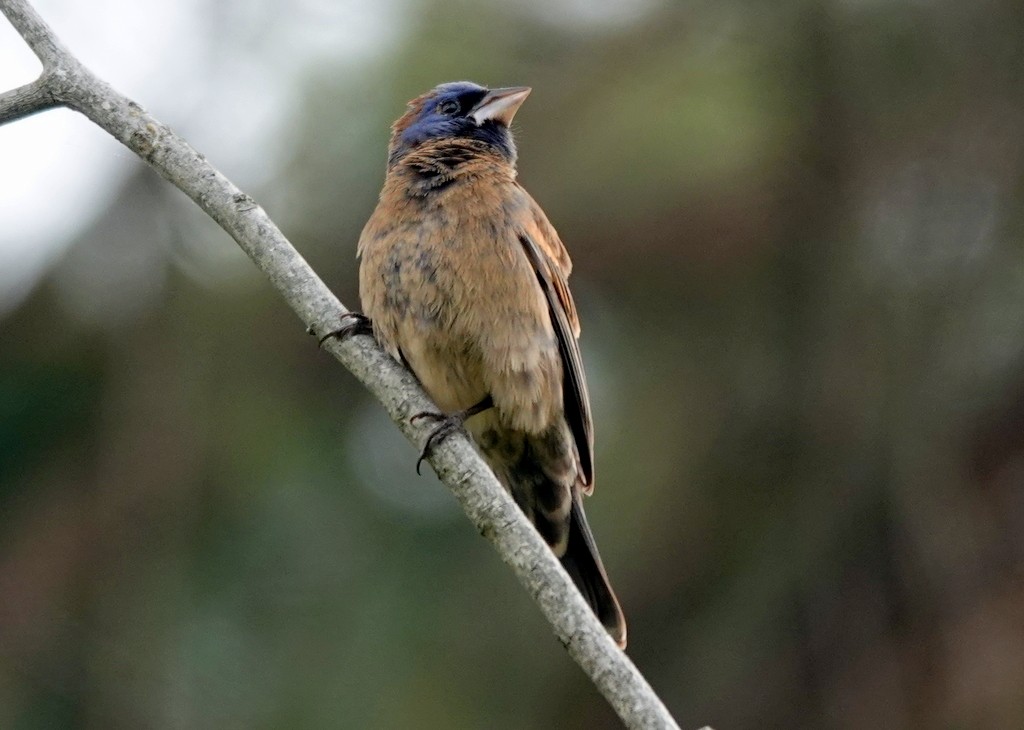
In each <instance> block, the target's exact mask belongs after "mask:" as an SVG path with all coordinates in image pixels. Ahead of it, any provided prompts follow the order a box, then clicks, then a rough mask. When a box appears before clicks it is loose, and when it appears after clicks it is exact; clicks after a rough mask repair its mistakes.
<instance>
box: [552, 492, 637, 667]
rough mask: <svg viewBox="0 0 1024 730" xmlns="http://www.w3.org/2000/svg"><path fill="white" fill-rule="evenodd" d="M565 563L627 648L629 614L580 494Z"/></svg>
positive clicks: (575, 500) (574, 502)
mask: <svg viewBox="0 0 1024 730" xmlns="http://www.w3.org/2000/svg"><path fill="white" fill-rule="evenodd" d="M562 566H563V567H564V568H565V570H566V572H567V573H568V574H569V577H571V578H572V580H573V582H574V583H575V584H576V586H577V587H578V588H579V589H580V593H582V594H583V597H584V598H586V599H587V603H589V604H590V607H591V608H592V609H594V613H595V614H596V615H597V618H598V619H599V620H600V621H601V623H602V624H604V626H605V628H606V629H608V633H609V634H611V637H612V638H613V639H614V640H615V643H616V644H618V645H619V648H622V649H624V648H626V617H625V616H623V614H622V608H621V607H620V606H619V599H617V598H616V597H615V592H614V591H613V590H612V586H611V584H610V583H609V582H608V574H607V573H605V570H604V565H603V564H602V563H601V556H600V554H599V553H598V552H597V544H596V543H595V542H594V535H593V533H591V532H590V525H588V524H587V516H586V514H585V513H584V512H583V503H582V502H581V501H580V495H579V494H577V495H575V496H574V497H573V500H572V509H571V510H570V512H569V540H568V543H567V544H566V548H565V554H564V555H563V556H562Z"/></svg>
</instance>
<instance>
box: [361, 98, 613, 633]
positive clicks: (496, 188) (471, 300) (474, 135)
mask: <svg viewBox="0 0 1024 730" xmlns="http://www.w3.org/2000/svg"><path fill="white" fill-rule="evenodd" d="M528 91H529V90H528V89H508V90H506V89H497V90H493V91H487V90H486V89H483V88H482V87H478V86H476V85H473V84H468V83H458V84H445V85H442V86H440V87H438V88H437V89H434V90H433V91H431V92H430V93H428V94H425V95H423V96H421V97H419V98H417V99H415V100H413V101H412V102H410V105H409V110H408V112H407V113H406V114H405V115H404V116H403V117H402V118H401V119H399V120H398V121H397V122H396V123H395V124H394V126H393V127H392V140H391V146H390V155H389V165H388V171H387V177H386V179H385V182H384V188H383V190H382V191H381V194H380V201H379V203H378V205H377V208H376V210H375V211H374V213H373V215H372V216H371V217H370V220H369V221H368V222H367V224H366V227H365V228H364V230H363V234H362V236H361V238H360V240H359V256H360V258H361V265H360V277H359V278H360V286H359V288H360V297H361V299H362V304H363V308H364V312H365V314H366V315H367V316H368V317H369V318H370V319H371V320H372V322H373V331H374V334H375V336H376V337H377V339H378V341H379V342H380V343H381V345H382V346H383V347H384V348H385V349H387V351H388V352H390V353H391V355H392V356H393V357H395V358H396V359H399V360H401V361H404V362H405V363H407V364H408V365H409V367H410V368H411V369H412V371H413V372H414V373H415V374H416V377H417V378H419V380H420V382H421V383H422V384H423V387H424V389H425V390H426V391H427V393H428V394H429V395H430V396H431V398H433V399H434V401H435V402H436V403H437V405H438V407H439V408H441V409H442V410H443V411H444V412H445V413H447V414H453V413H458V412H460V411H465V410H466V409H469V408H471V407H473V406H474V405H476V404H479V403H481V402H482V401H485V399H487V398H488V397H489V398H490V401H489V402H488V404H492V407H489V408H487V409H486V410H484V411H483V412H481V413H479V414H478V415H474V416H472V417H470V418H468V419H467V420H466V422H465V426H466V428H467V430H468V431H469V432H470V434H471V435H472V436H473V438H474V440H475V442H476V443H477V445H478V447H479V448H480V451H481V453H482V454H483V455H484V457H485V458H486V460H487V461H488V463H489V464H490V465H491V467H492V468H493V470H494V472H495V475H496V476H497V477H498V479H499V480H500V481H501V482H502V483H503V484H504V485H505V486H506V487H507V488H508V489H509V490H510V492H511V493H512V495H513V497H514V498H515V500H516V502H517V503H518V504H519V506H520V507H521V508H522V509H523V511H524V512H525V513H526V515H527V516H528V517H529V518H530V519H531V520H532V521H533V523H534V525H535V526H536V527H537V529H538V531H539V532H540V533H541V535H543V537H544V538H545V540H546V541H547V542H548V544H549V545H551V548H552V550H553V551H554V552H555V554H556V555H558V556H559V558H561V560H562V562H563V565H565V567H566V569H567V570H568V572H569V573H570V575H571V576H572V577H573V579H574V581H575V582H576V583H577V585H578V586H579V587H580V589H581V591H582V592H583V594H584V596H585V597H586V598H587V599H588V601H589V602H590V604H591V605H592V606H593V608H594V610H595V612H596V613H597V615H598V617H599V618H600V619H601V620H602V621H603V622H604V624H605V625H606V626H607V627H608V629H609V631H610V632H611V634H612V636H613V637H614V638H615V639H616V641H617V642H618V643H619V644H620V645H622V646H624V645H625V640H626V629H625V621H624V619H623V616H622V612H621V610H620V609H619V605H618V601H617V600H616V598H615V595H614V593H613V592H612V590H611V587H610V586H609V584H608V580H607V576H606V575H605V571H604V568H603V566H602V564H601V560H600V557H599V556H598V553H597V549H596V547H595V545H594V541H593V536H592V535H591V533H590V529H589V527H588V526H587V522H586V518H585V516H584V512H583V506H582V501H581V498H582V495H583V494H589V493H590V492H591V491H592V489H593V483H594V467H593V463H594V458H593V425H592V419H591V413H590V403H589V397H588V394H587V387H586V379H585V377H584V372H583V365H582V360H581V358H580V352H579V347H578V344H577V338H578V337H579V333H580V324H579V319H578V317H577V313H576V307H575V304H574V303H573V300H572V295H571V294H570V292H569V287H568V282H567V280H568V277H569V273H570V271H571V269H572V263H571V261H570V259H569V255H568V252H567V251H566V249H565V247H564V246H563V245H562V242H561V240H560V239H559V237H558V234H557V233H556V232H555V230H554V228H553V227H552V226H551V224H550V222H549V221H548V219H547V216H545V215H544V212H543V211H542V210H541V209H540V206H538V205H537V203H536V202H535V201H534V200H533V198H531V197H530V195H529V194H528V193H527V192H526V191H525V190H524V189H523V188H522V186H520V185H519V183H517V182H516V170H515V146H514V143H513V142H512V138H511V135H510V133H509V131H508V124H509V122H511V118H512V115H514V113H515V111H516V109H518V107H519V104H521V103H522V101H523V99H525V97H526V94H527V93H528Z"/></svg>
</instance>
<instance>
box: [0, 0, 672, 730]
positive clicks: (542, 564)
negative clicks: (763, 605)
mask: <svg viewBox="0 0 1024 730" xmlns="http://www.w3.org/2000/svg"><path fill="white" fill-rule="evenodd" d="M0 11H2V12H3V14H4V15H6V16H7V19H8V20H10V22H11V24H12V25H13V26H14V28H15V29H16V30H17V31H18V33H20V34H21V36H22V37H23V38H24V39H25V41H26V43H28V45H29V46H30V47H31V48H32V50H33V51H34V52H35V53H36V55H37V56H38V57H39V59H40V61H42V63H43V74H42V75H41V76H40V78H39V79H37V80H36V81H35V82H33V83H31V84H27V85H26V86H23V87H20V88H19V89H15V90H13V91H10V92H7V93H5V94H3V95H0V123H3V122H8V121H12V120H14V119H19V118H21V117H25V116H28V115H30V114H33V113H36V112H39V111H43V110H45V109H48V108H51V107H54V106H64V107H67V108H70V109H74V110H75V111H78V112H81V113H82V114H84V115H85V116H86V117H88V118H89V119H90V120H92V121H93V122H94V123H96V124H97V125H98V126H99V127H101V128H102V129H104V130H106V131H107V132H108V133H109V134H111V135H112V136H113V137H115V138H116V139H117V140H119V141H120V142H121V143H123V144H124V145H125V146H127V147H128V148H129V149H131V150H132V151H133V152H135V153H136V154H137V155H138V156H139V157H141V158H142V159H143V160H145V161H146V162H148V163H149V164H150V165H151V166H152V167H153V168H154V169H155V170H156V171H157V172H158V173H160V175H162V176H163V177H165V178H166V179H167V180H168V181H169V182H171V183H172V184H173V185H175V186H176V187H178V188H179V189H180V190H181V191H182V192H184V193H185V194H186V195H187V196H188V197H189V198H191V199H192V200H193V201H195V203H196V204H197V205H199V207H200V208H202V209H203V210H204V211H206V213H207V214H208V215H209V216H210V217H211V218H213V219H214V220H215V221H217V223H218V224H219V225H220V226H221V227H222V228H223V229H224V230H225V231H227V232H228V234H229V235H230V236H231V237H232V238H233V239H234V240H235V241H236V242H237V243H238V245H239V246H241V247H242V249H244V250H245V252H246V253H247V254H248V255H249V257H250V258H251V259H252V260H253V262H254V263H255V264H256V266H258V267H259V268H260V270H261V271H263V273H264V274H266V275H267V277H268V278H269V279H270V281H271V283H272V284H273V285H274V287H275V288H276V289H277V290H278V292H279V293H280V294H281V296H282V297H284V299H285V301H286V302H288V305H289V306H290V307H291V308H292V309H293V310H295V313H296V314H297V315H298V316H299V319H301V320H302V322H303V323H305V325H306V327H307V328H308V330H309V331H310V332H311V333H313V334H315V335H317V336H318V337H319V336H322V335H324V334H326V333H328V332H330V331H332V330H333V329H335V328H336V327H337V326H338V323H339V322H340V321H341V318H342V316H343V315H344V313H345V312H346V311H347V310H346V309H345V308H344V307H343V306H342V305H341V303H340V302H339V301H338V300H337V299H336V298H335V296H334V295H333V294H332V293H331V292H330V290H329V289H328V288H327V286H326V285H325V284H324V283H323V282H322V281H321V280H320V278H319V277H318V276H317V275H316V274H315V273H314V272H313V270H312V269H311V268H310V267H309V265H308V264H307V263H306V262H305V260H304V259H303V258H302V256H301V255H299V253H298V251H296V250H295V249H294V248H293V247H292V245H291V244H290V243H289V242H288V240H287V239H286V238H285V237H284V235H283V234H282V233H281V231H280V230H279V229H278V228H277V226H276V225H274V223H273V221H271V220H270V218H269V217H268V216H267V214H266V213H265V212H264V211H263V208H261V207H260V206H259V205H258V204H257V203H256V202H255V201H254V200H253V199H252V198H251V197H249V196H248V195H246V194H245V193H243V192H242V191H241V190H239V189H238V188H237V187H235V185H234V184H233V183H232V182H231V181H230V180H228V179H227V178H226V177H224V175H222V174H221V173H220V172H218V171H217V170H216V169H215V168H214V167H213V166H212V165H210V164H209V163H208V162H207V161H206V158H205V157H203V155H201V154H200V153H198V152H197V151H196V150H194V149H193V148H192V147H191V146H190V145H189V144H188V143H187V142H185V140H183V139H182V138H181V137H179V136H177V135H176V134H175V133H174V132H172V131H171V130H170V129H169V128H168V127H166V126H165V125H163V124H161V123H160V122H159V121H157V120H156V119H154V118H153V117H152V116H150V115H149V114H148V113H147V112H146V111H145V110H144V109H143V108H142V107H141V106H139V105H138V104H136V103H135V102H134V101H132V100H130V99H128V98H126V97H125V96H123V95H121V94H119V93H118V92H117V91H115V90H114V89H112V88H111V87H110V86H109V85H108V84H107V83H106V82H104V81H103V80H101V79H99V78H97V77H96V76H94V75H93V74H92V72H90V71H89V70H88V69H86V68H85V67H84V66H83V65H82V64H81V63H80V62H79V61H78V59H77V58H75V57H74V56H73V55H72V54H71V53H70V52H69V51H68V50H67V49H66V48H65V47H64V46H63V44H62V43H61V42H60V41H59V40H58V39H57V37H56V36H55V35H54V33H53V31H52V30H51V29H50V28H49V27H48V26H47V25H46V23H45V22H44V21H43V20H42V18H40V17H39V15H38V14H37V13H36V12H35V10H34V9H33V8H32V7H31V5H29V3H28V2H26V0H0ZM325 349H326V350H328V351H329V352H330V353H331V354H332V355H334V356H335V357H336V358H337V359H338V360H340V361H341V362H342V364H344V365H345V367H347V368H348V369H349V370H351V371H352V373H353V374H355V376H356V377H357V378H359V380H360V381H362V383H363V384H364V385H365V386H366V387H367V388H369V389H370V391H371V392H372V393H373V394H374V396H376V397H377V398H378V399H379V400H380V402H381V403H382V404H383V405H384V407H385V408H386V409H387V412H388V414H389V415H390V416H391V418H392V420H394V422H395V423H396V424H397V425H398V427H399V428H400V429H401V430H402V432H403V433H404V434H405V436H406V437H407V438H408V439H409V440H410V441H412V442H413V443H414V444H420V443H422V441H423V439H424V438H425V437H426V435H427V433H428V432H429V426H421V427H414V426H413V425H412V424H411V423H410V421H409V417H410V415H411V414H413V413H416V412H418V411H424V410H436V406H433V405H432V404H431V402H430V401H429V399H428V398H427V397H426V395H425V394H424V393H423V391H422V389H421V388H420V386H419V384H418V383H417V381H416V379H415V378H414V377H413V376H412V375H411V374H410V373H409V372H408V371H407V370H405V369H404V368H402V367H401V366H400V365H399V364H398V363H396V362H395V361H394V360H393V359H392V358H391V357H389V356H388V355H387V354H386V353H384V352H383V351H382V350H381V349H380V348H379V347H378V346H377V344H376V343H375V342H374V340H373V338H371V337H352V338H349V339H347V340H345V341H342V342H338V341H335V340H328V341H327V342H326V343H325ZM430 464H431V466H433V467H434V470H435V471H436V472H437V474H438V476H439V477H440V478H441V480H442V481H443V482H444V483H445V484H446V485H447V486H448V488H449V489H451V491H452V493H453V494H454V495H455V497H456V499H458V501H459V503H460V504H461V505H462V508H463V509H464V510H465V512H466V514H467V516H468V517H469V518H470V520H471V521H472V522H473V524H474V525H476V527H477V529H478V530H479V531H480V533H481V534H482V535H484V537H486V538H487V539H488V540H490V542H491V543H492V544H493V545H494V547H495V549H496V550H497V551H498V553H499V554H500V555H501V557H502V560H504V561H505V563H507V564H508V565H509V566H510V567H511V568H512V570H513V572H514V573H515V574H516V576H517V577H518V578H519V580H520V582H521V583H522V584H523V586H524V587H525V588H526V589H527V591H528V592H529V593H530V595H531V596H533V598H534V600H535V601H536V602H537V604H538V605H539V606H540V608H541V611H542V612H543V613H544V615H545V616H546V617H547V619H548V621H549V622H550V623H551V626H552V628H553V629H554V632H555V635H556V636H557V637H558V640H559V641H560V642H561V643H562V644H563V645H564V646H565V647H566V649H567V650H568V652H569V654H570V655H571V656H572V658H573V659H574V660H575V661H576V662H577V663H578V664H579V665H580V667H582V668H583V670H584V671H585V672H586V673H587V674H588V675H589V677H590V679H591V681H593V683H594V684H595V686H596V687H597V688H598V690H599V691H600V692H601V693H602V694H603V695H604V696H605V698H606V699H607V700H608V702H609V703H610V704H611V705H612V707H613V708H614V709H615V711H616V712H617V713H618V715H619V717H621V718H622V720H623V722H624V723H625V724H626V726H627V727H630V728H677V727H678V726H677V725H676V723H675V721H674V720H673V719H672V717H671V715H670V714H669V712H668V710H667V709H666V708H665V706H664V705H663V704H662V702H661V700H660V699H659V698H658V696H657V695H656V694H655V693H654V691H653V690H652V689H651V687H650V685H649V684H648V683H647V681H646V679H644V677H643V675H642V674H640V672H639V671H638V670H637V668H636V666H635V665H634V664H633V662H632V661H630V659H629V658H628V657H627V656H626V655H625V654H624V653H623V652H621V651H620V650H619V649H618V648H617V647H616V646H615V644H614V642H612V640H611V638H610V637H609V636H608V634H607V632H606V631H605V629H604V627H603V626H602V625H601V624H600V622H599V621H598V620H597V618H595V616H594V614H593V613H592V611H591V610H590V608H589V607H588V606H587V604H586V602H585V601H584V600H583V598H582V596H580V594H579V592H578V591H577V590H576V587H575V586H574V585H573V583H572V581H571V580H570V578H569V576H568V574H566V572H565V571H564V570H563V569H562V566H561V564H560V563H559V562H558V560H557V559H556V558H555V556H554V555H553V554H552V552H551V550H549V549H548V547H547V545H546V544H545V543H544V541H543V540H542V539H541V537H540V535H539V534H538V533H537V531H536V530H534V528H533V526H532V525H531V524H530V523H529V522H528V521H527V520H526V518H525V516H524V515H523V513H522V512H521V511H520V510H519V509H518V507H517V506H516V504H515V502H513V501H512V499H511V497H510V496H509V495H508V493H507V492H506V491H505V490H504V489H503V488H502V487H501V485H500V484H499V483H498V481H497V480H496V479H495V478H494V475H493V474H492V473H491V471H490V469H489V468H488V467H487V466H486V464H484V462H483V461H482V460H481V458H480V456H479V455H478V454H477V452H476V450H475V449H474V448H473V446H472V444H471V443H470V441H469V440H468V438H467V437H466V436H465V435H462V434H459V435H456V436H453V437H452V438H449V439H447V440H446V441H444V442H443V443H442V444H441V445H440V446H439V447H438V448H437V449H435V450H434V452H433V454H432V456H431V458H430ZM410 468H411V465H410Z"/></svg>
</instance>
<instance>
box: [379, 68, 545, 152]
mask: <svg viewBox="0 0 1024 730" xmlns="http://www.w3.org/2000/svg"><path fill="white" fill-rule="evenodd" d="M529 94H530V87H528V86H514V87H510V88H507V89H486V88H484V87H483V86H479V85H477V84H474V83H472V82H469V81H455V82H452V83H448V84H441V85H440V86H437V87H435V88H434V89H432V90H431V91H428V92H427V93H426V94H423V95H422V96H419V97H416V98H415V99H413V100H412V101H410V102H409V109H408V111H406V113H405V114H404V115H402V117H401V118H400V119H399V120H398V121H397V122H395V123H394V125H392V127H391V146H390V154H389V157H388V164H389V165H393V164H394V163H396V162H398V161H399V160H401V158H402V157H404V156H405V155H406V154H407V153H408V152H410V151H412V150H414V149H415V148H416V147H419V146H420V145H422V144H423V143H424V142H429V141H433V140H445V139H472V140H478V141H480V142H483V143H484V144H486V145H488V146H489V147H492V148H494V150H495V151H496V152H498V153H499V154H501V155H502V156H503V157H505V158H506V159H508V160H509V161H510V162H515V158H516V146H515V142H514V141H513V140H512V132H510V131H509V125H510V124H511V123H512V117H514V116H515V113H516V111H517V110H518V109H519V106H520V105H521V104H522V103H523V102H524V101H525V100H526V97H527V96H529Z"/></svg>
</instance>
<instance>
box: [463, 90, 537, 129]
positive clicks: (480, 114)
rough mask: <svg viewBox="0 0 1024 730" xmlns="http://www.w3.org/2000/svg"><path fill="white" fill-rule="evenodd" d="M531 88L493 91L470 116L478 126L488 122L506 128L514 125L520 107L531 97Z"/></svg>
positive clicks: (488, 93)
mask: <svg viewBox="0 0 1024 730" xmlns="http://www.w3.org/2000/svg"><path fill="white" fill-rule="evenodd" d="M530 91H531V89H530V87H529V86H510V87H508V88H507V89H491V90H490V91H488V92H487V95H486V96H484V98H483V99H481V100H480V103H478V104H477V105H476V106H475V107H473V109H472V111H470V113H469V116H470V117H471V118H472V119H473V121H474V122H476V123H477V124H478V125H480V124H483V123H484V122H486V121H488V120H492V121H495V122H499V123H501V124H504V125H505V126H506V127H507V126H509V125H510V124H512V117H514V116H515V115H516V112H517V111H518V110H519V107H520V106H521V105H522V103H523V102H524V101H526V97H528V96H529V95H530Z"/></svg>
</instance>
